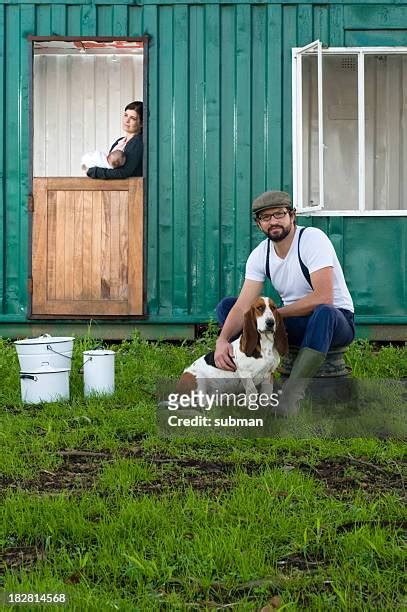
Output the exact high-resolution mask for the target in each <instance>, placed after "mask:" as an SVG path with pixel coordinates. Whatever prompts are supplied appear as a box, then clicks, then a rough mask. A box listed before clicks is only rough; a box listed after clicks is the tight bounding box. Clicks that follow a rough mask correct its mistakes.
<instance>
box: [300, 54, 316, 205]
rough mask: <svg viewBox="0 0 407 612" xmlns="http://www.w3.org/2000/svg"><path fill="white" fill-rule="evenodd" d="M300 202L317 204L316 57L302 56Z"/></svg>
mask: <svg viewBox="0 0 407 612" xmlns="http://www.w3.org/2000/svg"><path fill="white" fill-rule="evenodd" d="M302 164H303V166H302V172H303V174H302V179H303V180H302V189H303V192H302V202H303V206H304V207H309V206H318V205H319V158H318V57H317V55H304V56H303V57H302Z"/></svg>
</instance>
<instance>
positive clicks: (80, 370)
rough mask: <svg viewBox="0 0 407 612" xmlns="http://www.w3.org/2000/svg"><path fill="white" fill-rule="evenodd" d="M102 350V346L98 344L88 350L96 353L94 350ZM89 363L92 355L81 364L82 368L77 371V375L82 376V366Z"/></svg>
mask: <svg viewBox="0 0 407 612" xmlns="http://www.w3.org/2000/svg"><path fill="white" fill-rule="evenodd" d="M102 348H104V346H103V344H98V345H97V346H94V347H93V349H90V350H92V351H96V349H102ZM89 361H92V355H91V356H90V357H88V358H87V360H86V361H84V362H83V364H82V367H81V368H80V369H79V374H83V366H84V365H85V363H89Z"/></svg>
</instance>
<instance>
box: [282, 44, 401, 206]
mask: <svg viewBox="0 0 407 612" xmlns="http://www.w3.org/2000/svg"><path fill="white" fill-rule="evenodd" d="M292 54H293V62H292V78H293V88H292V91H293V106H292V108H293V196H294V202H295V203H296V207H297V210H298V212H303V213H308V214H315V215H395V216H396V215H398V216H400V215H407V47H330V48H323V46H322V45H321V43H320V41H318V40H317V41H314V42H312V43H310V44H309V45H307V46H306V47H302V48H294V49H293V50H292Z"/></svg>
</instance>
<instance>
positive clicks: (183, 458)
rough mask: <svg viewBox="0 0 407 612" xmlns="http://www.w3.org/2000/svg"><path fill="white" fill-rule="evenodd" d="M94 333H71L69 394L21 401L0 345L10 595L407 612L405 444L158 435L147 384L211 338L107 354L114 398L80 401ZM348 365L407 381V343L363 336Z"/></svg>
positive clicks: (2, 537)
mask: <svg viewBox="0 0 407 612" xmlns="http://www.w3.org/2000/svg"><path fill="white" fill-rule="evenodd" d="M92 342H94V341H91V340H90V339H87V338H85V339H78V340H76V341H75V355H74V362H73V370H72V376H71V401H70V402H69V403H53V404H46V405H45V404H44V405H43V406H24V405H23V404H22V403H21V401H20V395H19V375H18V372H19V367H18V361H17V357H16V355H15V351H14V347H13V346H12V344H10V343H8V342H5V341H1V340H0V368H1V372H2V377H1V382H0V440H1V450H2V452H1V453H0V483H1V490H0V508H1V515H0V590H1V589H2V590H6V591H12V592H38V593H50V592H51V593H60V592H64V593H66V594H67V597H68V600H69V604H68V608H69V610H101V609H103V610H162V609H163V610H173V609H174V610H200V609H202V610H206V609H212V608H214V609H229V608H230V609H234V610H256V611H257V610H261V609H262V608H263V607H264V608H266V610H267V612H268V611H269V610H272V609H280V610H283V609H284V610H304V609H310V610H326V609H329V608H330V609H333V610H403V609H406V605H407V602H406V599H405V598H403V597H404V593H405V591H404V589H405V584H403V579H404V566H403V561H404V559H403V530H404V531H405V526H406V523H405V506H404V505H403V499H405V497H404V496H405V484H404V483H405V446H404V442H403V440H402V439H398V437H397V435H396V436H394V437H393V438H390V439H386V440H380V439H377V438H354V439H352V438H349V439H344V438H337V439H321V438H317V437H313V438H310V439H296V438H294V437H289V438H274V439H268V438H258V439H230V438H225V437H220V436H209V437H206V438H205V439H203V438H198V437H189V438H173V437H171V438H162V437H160V436H158V434H157V430H156V423H155V405H156V399H155V381H156V380H157V379H160V378H166V377H169V378H171V377H176V376H178V375H179V373H180V372H181V371H182V369H183V367H185V365H187V364H189V363H190V362H191V361H192V360H193V359H194V358H195V357H197V356H198V355H200V354H202V353H203V352H204V351H205V350H206V349H207V348H208V347H211V345H212V344H213V333H211V330H210V331H209V333H208V334H207V335H206V336H205V337H204V338H203V339H201V340H200V341H199V342H197V343H195V344H193V345H190V344H183V345H181V346H179V345H178V346H177V345H173V344H168V343H156V344H154V343H148V342H145V341H143V340H141V339H140V338H139V337H138V336H135V337H134V338H133V340H132V341H128V342H123V343H122V344H121V345H120V346H116V347H113V348H114V349H115V350H116V351H117V357H116V387H117V391H116V393H115V395H114V396H112V397H111V398H104V399H101V398H99V399H98V398H90V399H85V398H84V397H83V391H82V380H81V374H80V373H79V369H80V364H81V353H82V351H83V350H86V349H87V348H89V347H90V346H91V345H92ZM94 344H96V342H95V343H94ZM347 361H348V364H349V365H350V366H351V367H352V368H353V374H354V376H356V377H357V379H358V380H362V379H377V380H378V383H379V385H380V384H381V383H380V379H400V378H403V377H406V376H407V349H406V348H405V347H404V348H397V347H391V346H390V347H384V348H382V349H380V350H379V351H374V350H373V347H372V346H371V345H370V344H368V343H366V342H355V343H354V344H353V345H352V346H351V348H350V350H349V352H348V355H347ZM47 608H48V609H49V605H48V606H47ZM4 609H6V608H4ZM7 609H13V608H12V607H10V606H8V607H7ZM33 609H42V607H41V606H36V607H35V608H34V607H33ZM44 609H46V607H45V606H44Z"/></svg>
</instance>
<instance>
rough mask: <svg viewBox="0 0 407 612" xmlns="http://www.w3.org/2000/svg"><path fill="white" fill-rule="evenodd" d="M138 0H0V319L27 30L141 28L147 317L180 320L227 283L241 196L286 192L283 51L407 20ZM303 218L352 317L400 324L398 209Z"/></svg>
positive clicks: (11, 243)
mask: <svg viewBox="0 0 407 612" xmlns="http://www.w3.org/2000/svg"><path fill="white" fill-rule="evenodd" d="M141 4H143V3H142V2H138V5H139V6H134V5H131V4H128V5H127V3H126V1H125V0H124V2H123V0H122V3H121V4H115V5H114V6H113V5H112V4H108V3H104V4H98V3H96V4H86V5H85V4H83V5H81V3H80V2H77V1H76V2H75V3H74V0H71V1H70V3H69V4H63V3H58V4H57V3H48V4H44V3H42V1H41V3H38V4H37V5H35V4H28V3H25V1H24V2H21V3H15V4H11V3H9V1H8V0H0V54H1V60H2V61H1V62H0V84H1V87H2V96H0V116H2V117H3V120H2V122H1V124H0V130H1V137H0V171H1V175H0V180H1V184H0V198H1V200H0V240H1V245H0V249H1V251H2V253H3V256H2V258H1V259H0V322H10V323H11V322H18V321H20V322H23V321H25V320H26V307H27V276H28V269H29V267H28V256H29V247H28V213H27V195H28V185H29V181H28V172H29V126H28V108H29V99H28V93H29V75H28V43H27V36H28V35H29V34H34V35H37V36H50V37H51V36H55V35H57V36H89V37H91V36H118V37H119V36H141V35H143V34H148V35H149V36H150V37H151V45H150V50H149V119H148V130H149V131H148V138H149V147H148V168H149V172H148V241H147V257H148V271H147V299H148V311H149V314H150V321H151V322H158V321H160V322H163V321H168V322H174V323H175V322H178V323H179V322H183V323H189V322H194V321H202V320H206V319H207V318H208V317H209V316H211V315H212V313H213V308H214V306H215V304H216V302H217V300H218V299H219V297H221V296H224V295H229V294H234V293H236V291H237V290H238V288H239V286H240V284H241V281H242V278H243V272H244V263H245V261H246V258H247V255H248V253H249V251H250V249H251V248H252V247H253V246H254V245H255V244H256V243H257V241H258V240H259V239H260V236H259V235H258V233H257V231H256V230H255V228H254V227H253V225H252V223H251V218H250V213H249V203H250V201H251V199H252V197H253V196H255V195H257V194H258V193H260V192H262V191H263V190H264V189H266V188H282V189H285V190H288V191H291V189H292V159H291V48H292V47H294V46H300V45H304V44H306V43H308V42H310V41H312V40H314V39H315V38H320V39H321V40H322V41H323V42H325V43H327V44H329V45H331V46H332V45H336V46H342V45H345V44H355V43H354V41H355V37H356V39H357V38H358V36H359V40H360V37H361V36H362V38H363V36H364V35H366V37H367V39H366V40H370V39H369V35H373V38H374V40H375V43H374V44H377V40H378V39H379V38H380V36H382V37H384V38H385V39H386V40H388V42H387V43H386V44H403V42H402V41H403V40H404V38H405V32H406V30H403V29H400V27H401V26H402V25H403V23H404V27H405V28H407V19H406V7H405V6H400V5H398V6H394V5H392V3H388V5H387V6H386V3H384V2H382V3H381V4H380V5H377V6H375V5H374V4H369V5H366V6H362V5H360V3H359V2H358V3H357V6H355V5H348V6H345V5H343V4H333V3H328V4H326V5H324V6H321V5H313V4H312V3H304V4H294V3H284V4H283V5H282V4H278V3H266V2H263V3H252V4H250V3H244V2H238V1H237V2H236V3H235V4H233V3H226V2H212V3H208V4H204V3H201V2H195V3H194V4H192V3H191V4H189V3H183V4H181V3H177V2H172V3H168V4H167V3H166V4H164V3H158V2H154V1H152V2H150V3H149V4H147V3H145V5H144V6H141ZM366 31H367V32H366ZM380 32H382V34H380ZM383 32H384V33H383ZM386 37H387V38H386ZM403 37H404V38H403ZM390 40H392V41H393V42H390ZM359 44H360V43H359ZM367 44H373V43H367ZM404 44H406V43H405V40H404ZM118 112H120V109H118ZM310 222H311V220H310V219H308V221H307V223H310ZM313 222H314V223H315V224H317V225H318V226H320V227H322V228H323V229H325V230H327V232H328V233H329V234H330V236H331V238H332V239H333V242H334V244H335V247H336V248H337V251H338V255H339V256H340V258H341V260H342V262H343V264H344V267H345V273H346V276H347V278H348V281H349V284H350V288H351V291H352V293H353V296H354V298H355V302H356V306H357V312H358V314H359V315H361V316H362V317H363V318H361V319H360V321H364V322H369V321H370V319H369V317H374V318H372V319H371V322H372V323H380V322H383V323H391V322H394V323H397V322H398V323H401V322H404V323H407V319H406V320H405V319H404V318H403V317H402V315H405V310H406V309H405V304H406V302H407V282H406V251H407V225H406V222H407V219H406V217H404V218H391V219H384V220H383V219H380V218H376V219H374V218H373V219H360V218H352V217H350V218H349V217H348V218H341V217H339V218H338V217H332V218H329V219H328V218H322V219H321V218H318V219H316V218H314V219H313ZM394 244H397V245H398V251H397V252H398V253H399V254H398V255H397V259H398V260H399V261H397V262H395V261H394V250H393V247H394ZM399 264H400V267H399ZM392 270H393V272H392ZM366 317H367V318H366ZM109 325H112V323H109Z"/></svg>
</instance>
